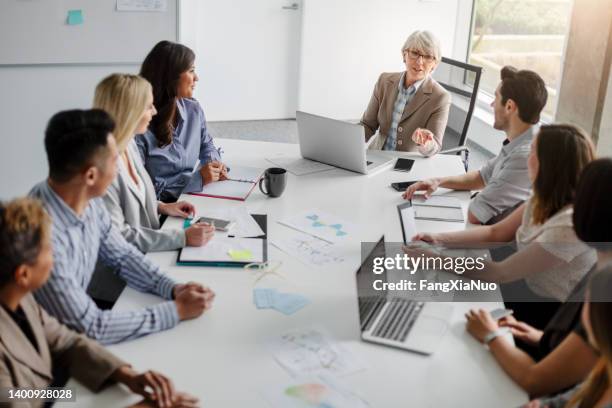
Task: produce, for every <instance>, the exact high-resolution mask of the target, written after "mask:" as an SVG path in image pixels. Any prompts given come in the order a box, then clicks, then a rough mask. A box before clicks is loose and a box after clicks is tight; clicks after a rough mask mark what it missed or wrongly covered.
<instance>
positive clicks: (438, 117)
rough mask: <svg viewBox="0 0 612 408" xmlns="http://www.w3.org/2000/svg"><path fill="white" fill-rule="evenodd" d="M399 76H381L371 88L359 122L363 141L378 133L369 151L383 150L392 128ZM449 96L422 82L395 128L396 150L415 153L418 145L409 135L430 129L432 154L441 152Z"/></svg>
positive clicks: (437, 86)
mask: <svg viewBox="0 0 612 408" xmlns="http://www.w3.org/2000/svg"><path fill="white" fill-rule="evenodd" d="M401 76H402V72H392V73H386V72H385V73H382V74H381V75H380V77H379V78H378V81H377V82H376V86H375V87H374V93H373V94H372V98H371V99H370V103H369V104H368V107H367V109H366V111H365V112H364V114H363V117H362V118H361V124H362V125H363V126H364V127H365V134H366V140H368V139H370V137H371V136H372V135H373V134H375V133H376V131H377V130H379V133H380V135H379V136H378V139H377V140H375V141H374V142H373V143H372V144H371V145H370V148H371V149H379V150H380V149H382V148H383V146H384V145H385V142H386V140H387V135H388V133H389V129H390V127H391V121H392V113H393V105H395V100H396V99H397V93H398V85H399V81H400V78H401ZM450 102H451V97H450V94H449V93H448V92H447V91H446V90H445V89H444V88H443V87H442V86H441V85H440V84H438V83H437V82H436V80H434V79H433V78H432V77H431V76H428V77H427V78H425V80H424V81H423V83H422V84H421V86H420V87H419V90H418V91H417V92H416V94H415V95H414V97H413V98H412V100H411V101H410V102H409V103H407V104H406V106H405V108H404V113H403V114H402V117H401V119H400V122H399V124H398V127H397V150H399V151H406V152H414V151H418V150H417V147H418V146H417V144H416V143H414V142H413V141H412V133H413V132H414V131H415V130H416V129H417V128H424V129H429V130H430V131H431V132H432V133H433V134H434V140H435V142H436V145H437V146H436V148H435V150H433V151H432V152H430V155H431V154H435V153H437V152H438V151H440V148H441V147H442V138H443V137H444V130H445V129H446V122H447V121H448V112H449V109H450Z"/></svg>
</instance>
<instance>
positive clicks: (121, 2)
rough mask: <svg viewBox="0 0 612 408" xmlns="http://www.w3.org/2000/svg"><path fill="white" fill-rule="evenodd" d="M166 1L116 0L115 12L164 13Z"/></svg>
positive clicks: (166, 7)
mask: <svg viewBox="0 0 612 408" xmlns="http://www.w3.org/2000/svg"><path fill="white" fill-rule="evenodd" d="M167 9H168V0H117V11H158V12H161V11H166V10H167Z"/></svg>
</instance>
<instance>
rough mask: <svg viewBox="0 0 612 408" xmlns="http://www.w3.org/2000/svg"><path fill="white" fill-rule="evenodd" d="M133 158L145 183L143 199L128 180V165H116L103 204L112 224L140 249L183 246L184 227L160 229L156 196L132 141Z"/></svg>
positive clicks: (155, 249)
mask: <svg viewBox="0 0 612 408" xmlns="http://www.w3.org/2000/svg"><path fill="white" fill-rule="evenodd" d="M127 148H128V149H129V150H130V155H131V157H132V160H133V165H134V169H135V170H136V172H137V173H138V174H139V175H140V178H141V179H142V181H143V182H144V186H145V196H146V200H145V202H143V201H142V200H141V198H140V197H139V195H138V193H137V192H136V191H135V190H134V187H133V186H132V184H131V183H130V182H129V177H130V175H129V173H128V171H127V168H126V167H125V166H123V165H121V164H120V165H119V171H118V173H117V178H116V179H115V180H114V181H113V183H112V184H111V185H110V186H109V188H108V190H107V192H106V195H105V196H104V203H105V204H106V208H107V209H108V212H109V213H110V216H111V219H112V221H113V225H115V226H116V227H117V228H119V230H120V231H121V234H122V235H123V237H124V238H125V239H126V240H127V241H128V242H130V243H132V244H134V245H135V246H136V247H137V248H138V249H140V250H141V251H142V252H145V253H146V252H151V251H153V252H155V251H170V250H174V249H178V248H182V247H184V246H185V232H184V231H183V230H178V229H176V230H170V229H167V230H160V229H159V228H160V225H159V214H158V212H157V204H158V203H157V196H156V195H155V189H154V188H153V183H152V182H151V178H150V176H149V173H147V171H146V169H145V168H144V165H143V164H142V161H141V158H140V154H139V153H138V148H137V147H136V144H135V143H134V141H133V140H132V141H131V142H130V143H129V144H128V147H127Z"/></svg>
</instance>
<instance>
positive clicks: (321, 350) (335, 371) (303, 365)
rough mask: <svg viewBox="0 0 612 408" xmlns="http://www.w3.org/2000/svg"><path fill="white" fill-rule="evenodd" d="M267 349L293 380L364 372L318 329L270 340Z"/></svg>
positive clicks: (357, 363)
mask: <svg viewBox="0 0 612 408" xmlns="http://www.w3.org/2000/svg"><path fill="white" fill-rule="evenodd" d="M270 349H271V351H272V353H273V355H274V358H275V359H276V361H277V362H278V363H279V364H280V365H281V366H282V367H283V368H285V369H286V370H287V371H289V373H291V375H293V376H294V377H298V376H305V375H319V374H328V375H337V376H343V375H347V374H352V373H354V372H357V371H361V370H363V369H365V365H364V363H363V362H362V361H361V360H360V359H358V358H357V357H356V356H354V355H353V354H352V353H350V352H348V350H346V349H345V348H344V347H342V346H341V345H340V343H338V342H337V341H334V340H333V339H332V338H331V337H330V336H329V335H327V334H326V333H325V332H324V331H323V330H320V329H314V328H307V329H298V330H292V331H290V332H287V333H285V334H283V335H282V336H280V338H277V339H275V340H273V341H272V342H271V343H270Z"/></svg>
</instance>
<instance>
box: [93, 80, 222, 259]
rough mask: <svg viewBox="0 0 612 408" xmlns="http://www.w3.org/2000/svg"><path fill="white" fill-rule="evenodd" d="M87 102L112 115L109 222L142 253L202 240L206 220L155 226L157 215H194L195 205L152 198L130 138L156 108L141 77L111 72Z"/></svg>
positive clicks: (208, 233)
mask: <svg viewBox="0 0 612 408" xmlns="http://www.w3.org/2000/svg"><path fill="white" fill-rule="evenodd" d="M93 107H94V108H98V109H103V110H105V111H106V112H107V113H108V114H110V115H111V117H112V118H113V119H114V120H115V131H114V132H113V135H114V136H115V140H116V142H117V148H118V150H119V163H118V174H117V178H116V179H115V180H114V181H113V182H112V183H111V185H110V186H109V187H108V190H107V191H106V194H105V195H104V203H105V204H106V208H107V209H108V212H109V213H110V216H111V219H112V221H113V225H114V226H115V227H116V228H117V229H119V230H120V231H121V234H122V235H123V237H124V238H125V239H126V240H127V241H128V242H130V243H131V244H133V245H135V246H136V247H137V248H138V249H140V250H141V251H142V252H144V253H147V252H150V251H170V250H174V249H178V248H183V247H184V246H202V245H205V244H206V243H207V242H208V241H209V240H210V238H211V237H212V236H213V234H214V227H212V226H210V225H207V224H201V223H197V224H194V225H193V226H191V227H189V228H187V229H185V230H183V229H163V230H162V229H160V222H159V214H165V215H170V216H176V217H182V218H186V217H188V216H190V215H193V214H194V212H195V208H194V207H193V205H191V204H189V203H188V202H185V201H181V202H178V203H171V204H165V203H163V202H160V201H157V198H156V195H155V189H154V188H153V184H152V182H151V178H150V177H149V174H148V173H147V171H146V170H145V168H144V165H143V164H142V161H141V158H140V154H139V152H138V148H137V147H136V144H135V143H134V136H135V135H136V134H137V133H138V134H140V133H144V132H145V131H146V130H147V127H148V126H149V123H150V122H151V118H153V117H154V116H155V114H156V113H157V111H156V110H155V106H154V105H153V92H152V88H151V85H150V84H149V83H148V82H147V80H146V79H144V78H142V77H140V76H138V75H130V74H112V75H110V76H108V77H106V78H105V79H103V80H102V81H101V82H100V83H99V84H98V86H97V87H96V93H95V96H94V103H93Z"/></svg>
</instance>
